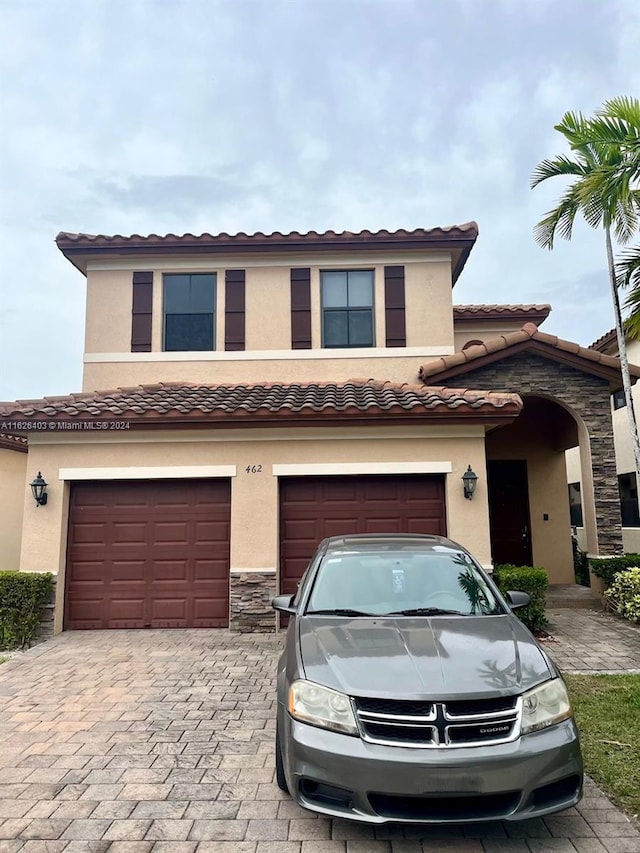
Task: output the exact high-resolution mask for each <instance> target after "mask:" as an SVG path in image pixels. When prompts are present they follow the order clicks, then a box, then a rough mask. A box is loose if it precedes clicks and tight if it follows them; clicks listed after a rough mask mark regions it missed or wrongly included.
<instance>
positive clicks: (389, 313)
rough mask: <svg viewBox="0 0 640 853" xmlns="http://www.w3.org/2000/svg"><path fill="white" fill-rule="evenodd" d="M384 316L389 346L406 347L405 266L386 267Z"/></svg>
mask: <svg viewBox="0 0 640 853" xmlns="http://www.w3.org/2000/svg"><path fill="white" fill-rule="evenodd" d="M384 316H385V326H386V342H387V346H388V347H405V346H406V345H407V332H406V324H405V302H404V267H403V266H394V267H385V268H384Z"/></svg>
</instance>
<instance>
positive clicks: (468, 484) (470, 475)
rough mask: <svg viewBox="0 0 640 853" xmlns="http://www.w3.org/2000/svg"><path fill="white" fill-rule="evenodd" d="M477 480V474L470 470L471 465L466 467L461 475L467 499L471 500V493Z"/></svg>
mask: <svg viewBox="0 0 640 853" xmlns="http://www.w3.org/2000/svg"><path fill="white" fill-rule="evenodd" d="M477 482H478V475H477V474H474V472H473V471H472V470H471V465H469V467H468V468H467V470H466V471H465V472H464V474H463V475H462V486H463V488H464V496H465V498H467V500H471V498H472V497H473V493H474V492H475V490H476V483H477Z"/></svg>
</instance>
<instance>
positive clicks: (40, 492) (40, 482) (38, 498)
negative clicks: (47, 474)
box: [31, 471, 47, 506]
mask: <svg viewBox="0 0 640 853" xmlns="http://www.w3.org/2000/svg"><path fill="white" fill-rule="evenodd" d="M31 491H32V492H33V499H34V501H35V502H36V506H44V505H45V504H46V502H47V483H46V480H45V479H44V477H43V476H42V473H41V472H40V471H38V476H37V477H36V478H35V480H33V482H32V483H31Z"/></svg>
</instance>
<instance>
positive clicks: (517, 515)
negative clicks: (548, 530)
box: [487, 459, 532, 566]
mask: <svg viewBox="0 0 640 853" xmlns="http://www.w3.org/2000/svg"><path fill="white" fill-rule="evenodd" d="M487 475H488V480H489V481H488V486H489V525H490V531H491V553H492V556H493V561H494V563H496V564H501V563H511V564H513V565H515V566H531V565H532V562H531V522H530V519H529V483H528V479H527V463H526V462H525V461H524V460H520V459H514V460H508V461H487Z"/></svg>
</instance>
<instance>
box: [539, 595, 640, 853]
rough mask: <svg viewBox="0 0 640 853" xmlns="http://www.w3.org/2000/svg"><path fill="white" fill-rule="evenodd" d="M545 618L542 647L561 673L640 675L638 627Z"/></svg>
mask: <svg viewBox="0 0 640 853" xmlns="http://www.w3.org/2000/svg"><path fill="white" fill-rule="evenodd" d="M547 618H548V619H549V628H548V631H549V633H550V634H551V639H550V640H548V641H544V642H543V643H542V645H543V646H544V648H545V649H546V650H547V651H548V652H549V654H550V655H551V657H552V658H553V659H554V661H555V662H556V663H557V664H558V666H559V667H560V669H562V670H563V672H584V673H592V672H594V673H595V672H613V673H616V672H640V625H632V624H631V622H627V621H626V620H625V619H618V618H617V617H616V616H611V615H610V614H605V613H600V612H596V611H593V610H570V609H566V610H549V611H547ZM638 853H640V848H639V851H638Z"/></svg>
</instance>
